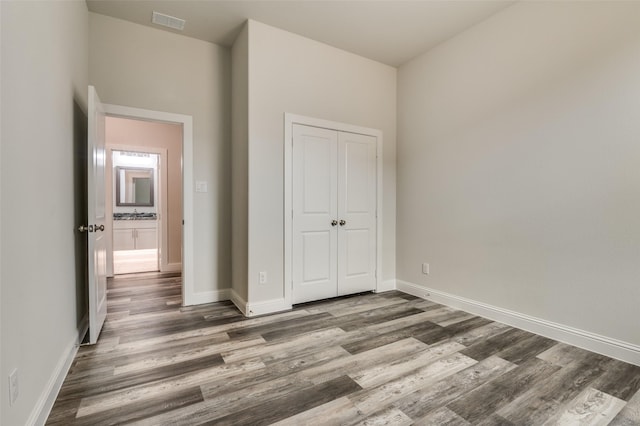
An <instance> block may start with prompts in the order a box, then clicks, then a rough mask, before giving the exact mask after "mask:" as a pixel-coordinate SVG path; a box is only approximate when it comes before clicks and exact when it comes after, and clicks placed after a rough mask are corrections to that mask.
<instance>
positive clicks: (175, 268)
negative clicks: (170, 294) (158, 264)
mask: <svg viewBox="0 0 640 426" xmlns="http://www.w3.org/2000/svg"><path fill="white" fill-rule="evenodd" d="M181 271H182V263H180V262H178V263H167V264H166V265H164V267H163V268H162V271H161V272H181Z"/></svg>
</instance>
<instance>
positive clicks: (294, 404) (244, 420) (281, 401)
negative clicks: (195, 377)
mask: <svg viewBox="0 0 640 426" xmlns="http://www.w3.org/2000/svg"><path fill="white" fill-rule="evenodd" d="M359 389H360V386H358V384H357V383H356V382H354V381H353V380H351V379H350V378H349V377H347V376H340V377H338V378H335V379H332V380H330V381H328V382H324V383H320V384H318V385H315V386H313V387H311V388H308V389H303V390H301V391H299V392H296V393H295V394H292V393H289V394H288V395H285V396H281V397H278V398H274V399H272V400H270V401H268V402H265V403H262V404H259V405H256V406H253V407H250V408H248V409H245V410H242V411H240V412H237V413H234V414H231V415H228V416H225V417H222V418H219V419H215V420H212V421H210V422H206V423H202V424H203V425H204V424H206V425H214V424H215V425H221V426H222V425H237V426H241V425H251V426H261V425H269V424H271V423H274V422H277V421H279V420H283V419H286V418H287V417H291V416H293V415H296V414H298V413H300V412H303V411H306V410H309V409H312V408H314V407H317V406H319V405H322V404H325V403H327V402H329V401H332V400H334V399H336V398H340V397H342V396H345V395H349V394H351V393H353V392H356V391H358V390H359Z"/></svg>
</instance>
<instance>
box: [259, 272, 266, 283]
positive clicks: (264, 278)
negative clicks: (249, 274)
mask: <svg viewBox="0 0 640 426" xmlns="http://www.w3.org/2000/svg"><path fill="white" fill-rule="evenodd" d="M266 283H267V273H266V272H265V271H262V272H260V284H266Z"/></svg>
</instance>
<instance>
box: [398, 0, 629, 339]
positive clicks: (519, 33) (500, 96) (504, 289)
mask: <svg viewBox="0 0 640 426" xmlns="http://www.w3.org/2000/svg"><path fill="white" fill-rule="evenodd" d="M638 111H640V3H637V2H520V3H517V4H515V5H514V6H511V7H509V8H507V9H505V10H504V11H502V12H500V13H498V14H497V15H494V16H493V17H491V18H489V19H488V20H486V21H484V22H482V23H481V24H479V25H477V26H475V27H473V28H471V29H470V30H468V31H466V32H464V33H462V34H460V35H458V36H457V37H455V38H453V39H451V40H449V41H447V42H445V43H443V44H441V45H440V46H438V47H437V48H435V49H433V50H432V51H429V52H428V53H426V54H423V55H422V56H420V57H418V58H416V59H415V60H413V61H411V62H409V63H407V64H405V65H404V66H402V67H401V68H400V70H399V74H398V141H399V142H398V165H399V167H398V217H397V223H398V229H397V232H398V238H397V250H398V251H397V268H398V273H397V276H398V278H399V279H401V280H405V281H409V282H413V283H417V284H420V285H424V286H427V287H430V288H433V289H436V290H441V291H444V292H447V293H451V294H453V295H457V296H462V297H465V298H469V299H472V300H475V301H480V302H484V303H487V304H490V305H494V306H497V307H501V308H506V309H510V310H513V311H516V312H519V313H524V314H528V315H531V316H535V317H538V318H542V319H546V320H549V321H553V322H556V323H560V324H564V325H568V326H572V327H575V328H578V329H582V330H586V331H589V332H592V333H597V334H600V335H604V336H608V337H611V338H615V339H619V340H622V341H626V342H629V343H632V344H636V345H637V344H640V333H639V331H638V313H637V312H638V300H640V286H639V285H638V277H639V276H640V259H639V257H638V254H639V248H640V220H638V218H640V167H639V165H640V144H639V143H638V141H639V135H640V120H639V119H638ZM422 262H429V263H430V265H431V274H430V275H429V276H426V275H422V274H421V263H422Z"/></svg>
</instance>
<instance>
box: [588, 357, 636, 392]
mask: <svg viewBox="0 0 640 426" xmlns="http://www.w3.org/2000/svg"><path fill="white" fill-rule="evenodd" d="M593 387H594V388H596V389H598V390H599V391H602V392H604V393H606V394H609V395H611V396H615V397H616V398H619V399H622V400H624V401H627V400H628V399H629V398H631V397H632V396H633V395H635V394H636V392H638V390H640V367H639V366H637V365H632V364H627V363H626V362H622V361H618V360H612V361H611V362H610V363H609V364H608V365H607V369H606V371H605V372H604V373H603V374H602V376H601V377H599V378H598V380H596V381H595V383H594V384H593Z"/></svg>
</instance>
